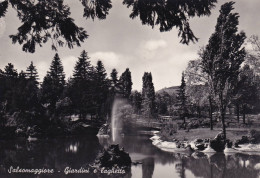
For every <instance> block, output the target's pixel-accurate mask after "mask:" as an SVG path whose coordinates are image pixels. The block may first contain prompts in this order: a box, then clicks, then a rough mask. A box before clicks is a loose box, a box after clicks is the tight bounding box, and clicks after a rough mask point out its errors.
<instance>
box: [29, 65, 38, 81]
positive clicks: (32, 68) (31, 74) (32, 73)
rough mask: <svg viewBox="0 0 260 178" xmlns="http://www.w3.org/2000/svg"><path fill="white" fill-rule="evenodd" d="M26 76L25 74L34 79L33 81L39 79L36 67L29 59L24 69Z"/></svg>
mask: <svg viewBox="0 0 260 178" xmlns="http://www.w3.org/2000/svg"><path fill="white" fill-rule="evenodd" d="M26 76H27V78H29V79H31V80H34V81H37V80H38V79H39V75H38V72H37V69H36V67H35V66H34V65H33V62H32V61H31V64H30V66H28V67H27V69H26Z"/></svg>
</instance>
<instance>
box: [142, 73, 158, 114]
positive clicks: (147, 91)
mask: <svg viewBox="0 0 260 178" xmlns="http://www.w3.org/2000/svg"><path fill="white" fill-rule="evenodd" d="M154 110H155V91H154V86H153V79H152V74H151V73H148V72H145V73H144V76H143V88H142V113H143V115H144V116H145V117H151V116H153V115H154Z"/></svg>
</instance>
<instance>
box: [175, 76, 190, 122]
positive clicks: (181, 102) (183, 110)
mask: <svg viewBox="0 0 260 178" xmlns="http://www.w3.org/2000/svg"><path fill="white" fill-rule="evenodd" d="M177 99H178V104H177V105H178V110H179V114H180V118H181V119H182V120H183V123H185V117H186V116H187V114H188V113H187V112H188V110H187V96H186V82H185V79H184V73H182V77H181V85H180V87H179V89H178V91H177Z"/></svg>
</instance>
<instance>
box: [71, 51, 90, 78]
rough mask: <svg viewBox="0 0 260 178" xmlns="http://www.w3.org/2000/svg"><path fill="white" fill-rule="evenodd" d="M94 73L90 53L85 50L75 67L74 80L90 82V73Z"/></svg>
mask: <svg viewBox="0 0 260 178" xmlns="http://www.w3.org/2000/svg"><path fill="white" fill-rule="evenodd" d="M92 71H93V68H92V66H91V64H90V61H89V57H88V53H87V52H86V51H85V50H83V51H82V52H81V54H80V57H79V58H78V61H77V63H76V65H75V68H74V72H73V77H74V79H76V80H77V79H82V80H87V79H88V80H89V78H90V73H91V72H92Z"/></svg>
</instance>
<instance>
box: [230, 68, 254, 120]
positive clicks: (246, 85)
mask: <svg viewBox="0 0 260 178" xmlns="http://www.w3.org/2000/svg"><path fill="white" fill-rule="evenodd" d="M235 92H236V95H235V97H234V103H235V105H236V108H237V120H238V122H239V113H240V106H241V107H242V113H243V123H244V124H245V114H246V113H247V111H248V110H250V108H254V107H255V106H256V105H257V101H258V89H257V83H256V80H255V75H254V71H253V70H252V69H251V68H250V67H249V65H245V66H244V67H243V68H242V70H241V72H240V74H239V80H238V83H237V87H236V90H235ZM251 110H252V109H251Z"/></svg>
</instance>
